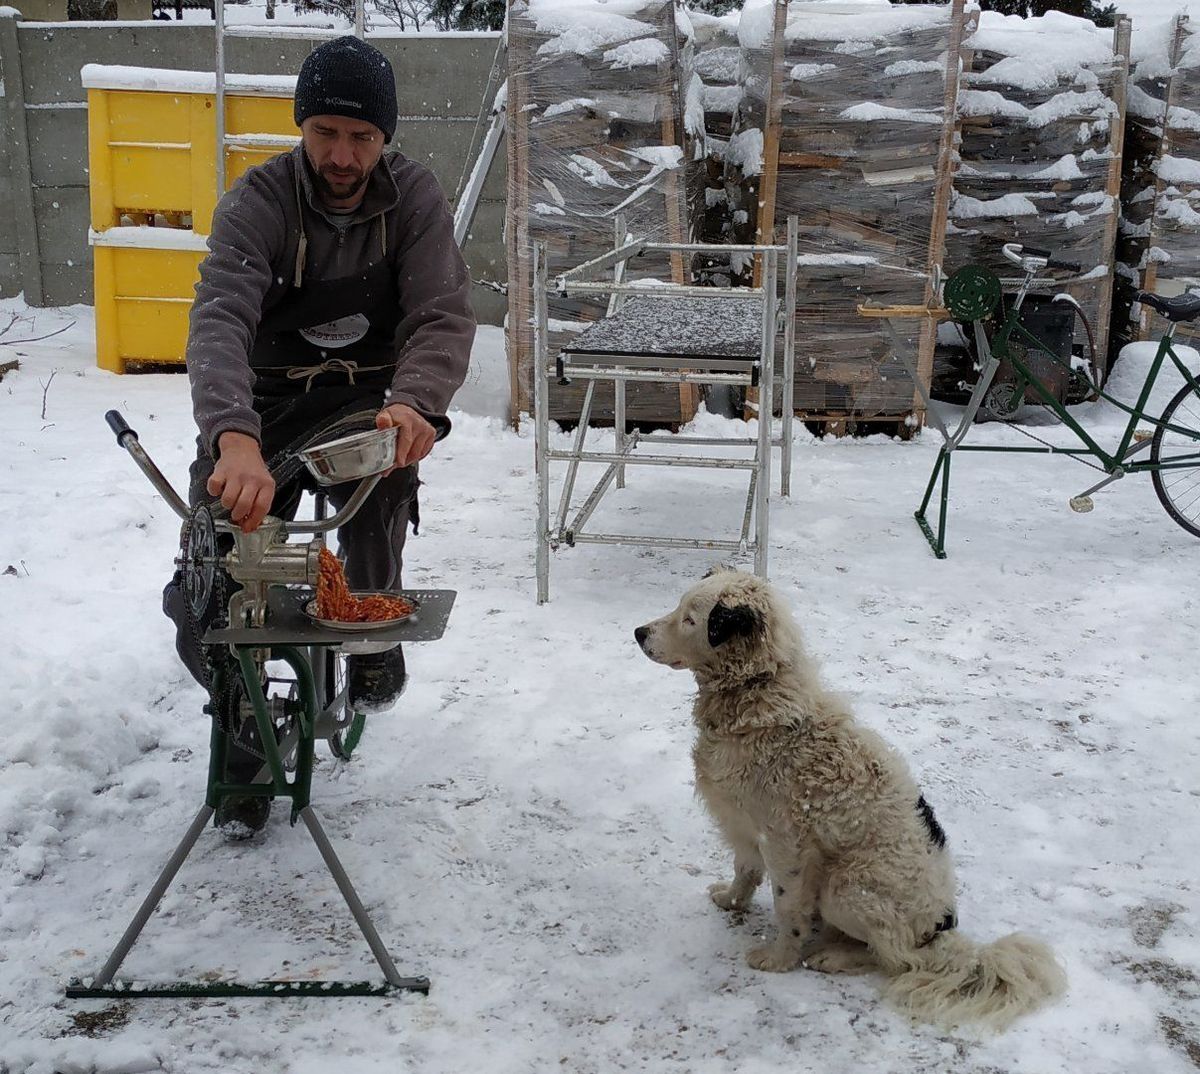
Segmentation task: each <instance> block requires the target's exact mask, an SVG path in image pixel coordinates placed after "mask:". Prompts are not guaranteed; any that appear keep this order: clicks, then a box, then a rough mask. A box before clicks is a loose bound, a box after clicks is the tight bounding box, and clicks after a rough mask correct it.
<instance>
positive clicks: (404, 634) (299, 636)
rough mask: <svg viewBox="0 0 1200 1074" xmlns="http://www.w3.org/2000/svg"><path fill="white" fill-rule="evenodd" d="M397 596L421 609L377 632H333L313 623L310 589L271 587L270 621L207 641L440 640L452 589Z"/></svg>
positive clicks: (225, 630) (226, 630) (214, 634)
mask: <svg viewBox="0 0 1200 1074" xmlns="http://www.w3.org/2000/svg"><path fill="white" fill-rule="evenodd" d="M397 595H398V596H401V597H405V598H407V599H409V600H413V601H416V603H417V604H418V605H420V607H419V609H418V610H417V613H416V614H415V615H413V616H411V617H409V618H408V619H405V620H404V621H403V622H401V623H397V624H395V626H388V627H383V628H376V629H374V630H363V631H349V630H345V629H338V630H334V629H331V628H330V627H325V626H321V624H320V623H316V622H313V620H312V619H310V618H309V617H308V615H307V614H305V611H304V606H305V605H306V604H307V603H308V602H309V601H310V600H312V599H313V591H312V590H311V589H285V588H283V587H282V586H272V587H271V589H270V591H269V592H268V594H267V625H266V626H264V627H222V628H220V629H218V630H209V631H208V632H207V633H206V634H205V635H204V639H203V641H204V644H205V645H345V646H347V647H348V648H350V649H353V648H354V645H355V642H356V641H358V640H363V641H366V640H370V642H372V643H385V642H391V643H401V642H408V641H437V640H438V638H440V637H441V636H442V635H443V634H444V633H445V632H446V623H447V621H448V620H449V618H450V609H451V608H453V607H454V598H455V597H456V596H457V595H458V594H457V592H456V591H455V590H453V589H402V590H401V591H400V592H399V594H397Z"/></svg>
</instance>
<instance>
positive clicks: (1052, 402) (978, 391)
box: [914, 270, 1200, 559]
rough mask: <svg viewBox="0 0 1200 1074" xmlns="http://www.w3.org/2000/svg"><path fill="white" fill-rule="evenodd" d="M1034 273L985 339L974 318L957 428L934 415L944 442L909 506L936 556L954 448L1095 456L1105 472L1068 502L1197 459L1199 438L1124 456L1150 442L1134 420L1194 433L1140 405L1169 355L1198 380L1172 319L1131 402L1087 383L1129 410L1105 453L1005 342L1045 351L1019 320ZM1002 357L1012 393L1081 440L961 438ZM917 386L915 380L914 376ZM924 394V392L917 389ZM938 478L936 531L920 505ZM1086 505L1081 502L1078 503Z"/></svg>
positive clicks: (1196, 387)
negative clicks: (967, 393)
mask: <svg viewBox="0 0 1200 1074" xmlns="http://www.w3.org/2000/svg"><path fill="white" fill-rule="evenodd" d="M1035 275H1036V274H1035V273H1034V272H1032V271H1029V270H1026V273H1025V278H1024V280H1023V281H1022V283H1021V286H1020V288H1019V290H1018V292H1017V295H1016V298H1015V299H1014V301H1013V304H1012V308H1011V309H1010V310H1009V312H1008V315H1007V316H1006V317H1005V319H1004V322H1003V324H1002V325H1001V327H1000V329H999V330H998V331H997V332H996V333H995V334H994V336H993V337H992V339H991V340H990V341H989V340H988V339H987V337H986V335H985V333H984V331H983V326H982V324H981V323H980V322H979V321H976V322H974V330H975V338H976V342H977V345H978V348H979V351H980V355H981V357H982V358H983V369H982V371H981V374H980V378H979V382H978V383H977V384H976V386H975V388H974V390H973V391H972V393H971V399H970V402H969V403H968V404H967V407H966V411H965V413H964V415H963V418H962V421H961V422H960V424H959V427H958V429H957V430H956V431H955V432H954V433H950V432H949V431H948V430H947V429H946V428H945V426H944V425H942V423H941V422H940V420H938V421H936V424H937V427H938V429H939V431H940V432H941V433H942V437H943V440H944V443H943V445H942V448H941V450H940V451H939V452H938V457H937V461H936V462H935V463H934V467H933V473H932V474H931V475H930V477H929V483H928V485H927V486H926V489H925V495H924V497H923V499H922V500H921V505H920V507H918V508H917V510H916V512H914V517H915V518H916V520H917V525H918V526H920V528H921V531H922V533H924V535H925V539H926V540H927V541H928V542H929V546H930V548H931V549H932V550H933V553H934V555H935V556H937V558H938V559H945V558H946V513H947V510H948V508H949V492H950V457H951V455H952V453H953V452H954V451H992V452H1009V453H1021V454H1031V453H1033V454H1043V455H1072V456H1079V455H1087V456H1091V457H1092V458H1094V459H1096V461H1097V462H1098V463H1099V464H1100V468H1101V469H1102V470H1103V471H1104V472H1105V474H1106V475H1107V477H1106V478H1105V480H1103V481H1101V482H1100V483H1099V484H1097V485H1094V486H1093V487H1092V488H1090V489H1088V490H1087V491H1086V492H1084V493H1083V494H1081V495H1080V496H1079V497H1075V498H1074V500H1073V501H1072V505H1073V506H1074V504H1075V502H1076V501H1080V502H1082V501H1084V500H1087V501H1088V503H1089V504H1090V494H1091V493H1092V492H1095V491H1097V490H1098V489H1100V488H1103V487H1104V486H1105V485H1108V484H1110V483H1111V482H1113V481H1116V480H1118V479H1120V478H1122V477H1124V476H1125V475H1126V474H1130V473H1149V472H1153V471H1161V470H1169V469H1181V468H1184V467H1189V466H1195V465H1197V464H1198V463H1200V441H1198V442H1197V449H1196V451H1194V452H1191V453H1187V454H1182V455H1173V456H1172V457H1171V458H1170V459H1169V460H1166V461H1164V460H1161V459H1160V460H1158V461H1146V462H1131V461H1130V460H1131V459H1132V457H1133V456H1134V455H1136V454H1137V453H1138V452H1139V451H1142V450H1144V449H1145V448H1148V447H1150V446H1151V444H1152V440H1151V439H1150V438H1149V437H1146V436H1144V435H1138V432H1139V431H1138V425H1139V423H1140V422H1144V421H1148V422H1149V423H1150V424H1151V425H1153V426H1155V427H1156V428H1160V429H1165V430H1168V431H1171V432H1175V433H1180V434H1183V435H1185V436H1188V437H1192V438H1196V436H1197V432H1196V430H1194V429H1187V428H1183V427H1180V426H1178V425H1173V424H1171V423H1169V422H1164V421H1162V420H1161V419H1159V418H1153V417H1150V416H1149V415H1148V414H1147V413H1146V411H1145V407H1146V404H1147V402H1148V401H1149V398H1150V393H1151V391H1152V390H1153V388H1154V385H1155V382H1156V381H1157V380H1158V376H1159V373H1160V371H1161V369H1162V366H1163V363H1164V362H1165V361H1166V359H1167V358H1168V357H1169V358H1170V359H1171V362H1172V363H1173V364H1174V366H1175V368H1176V369H1177V370H1178V371H1179V373H1180V374H1181V375H1182V377H1183V379H1184V381H1185V382H1186V383H1187V384H1188V385H1189V386H1190V387H1191V388H1192V390H1193V391H1196V392H1197V393H1198V394H1200V384H1198V383H1197V380H1196V378H1195V377H1193V376H1192V374H1191V373H1190V372H1189V370H1188V368H1187V366H1185V365H1184V364H1183V362H1182V361H1181V360H1180V358H1179V356H1178V354H1176V353H1175V349H1174V347H1173V346H1172V339H1173V337H1174V335H1175V329H1176V327H1177V324H1176V323H1175V322H1171V323H1170V325H1169V327H1168V328H1167V330H1166V332H1164V333H1163V335H1162V337H1161V338H1160V340H1159V345H1158V350H1157V351H1156V352H1155V355H1154V360H1153V362H1152V363H1151V365H1150V370H1149V372H1148V373H1147V375H1146V380H1145V382H1144V383H1143V385H1142V388H1141V391H1140V392H1139V394H1138V399H1137V402H1136V403H1135V404H1134V405H1133V406H1132V407H1130V406H1128V405H1126V404H1125V403H1122V402H1121V401H1120V400H1118V399H1115V398H1114V397H1113V396H1112V395H1110V394H1108V393H1107V392H1105V391H1104V390H1103V389H1101V388H1099V387H1097V386H1096V385H1094V384H1092V385H1091V388H1092V390H1093V391H1094V392H1095V393H1096V394H1097V395H1098V396H1099V397H1100V398H1102V399H1104V400H1105V401H1107V402H1109V403H1111V404H1112V405H1113V406H1116V407H1117V408H1119V409H1120V410H1123V411H1125V412H1126V413H1127V414H1128V415H1129V421H1128V422H1127V423H1126V426H1125V429H1124V431H1123V433H1122V435H1121V439H1120V442H1119V443H1118V445H1117V447H1116V450H1115V452H1113V453H1109V452H1108V451H1106V450H1105V449H1104V448H1103V447H1102V446H1101V445H1100V444H1099V443H1098V442H1097V441H1096V439H1095V438H1094V437H1092V436H1091V434H1089V433H1088V431H1087V430H1086V429H1084V428H1083V426H1082V425H1080V424H1079V422H1078V421H1076V420H1075V418H1074V416H1073V415H1072V414H1071V413H1070V412H1069V411H1068V410H1067V408H1066V406H1065V405H1064V404H1063V403H1062V402H1061V401H1060V400H1059V399H1058V397H1057V396H1056V395H1055V394H1054V393H1053V392H1051V391H1050V390H1049V389H1048V388H1047V387H1046V385H1045V384H1044V383H1043V382H1042V381H1041V379H1040V378H1039V377H1038V376H1037V374H1036V373H1034V372H1033V371H1032V370H1031V369H1030V367H1029V366H1028V365H1027V364H1026V362H1025V361H1024V360H1023V359H1022V357H1021V355H1020V354H1019V353H1016V350H1017V349H1016V348H1013V347H1010V346H1009V344H1010V342H1012V341H1017V342H1023V343H1025V344H1026V345H1027V346H1032V347H1033V348H1035V349H1037V350H1039V351H1042V352H1044V353H1048V351H1047V348H1046V347H1045V345H1044V344H1043V343H1042V341H1041V340H1039V339H1038V338H1037V336H1035V335H1034V334H1033V333H1032V332H1030V331H1029V330H1028V329H1026V328H1025V327H1024V326H1023V325H1021V324H1020V323H1019V318H1020V314H1021V307H1022V305H1023V304H1024V301H1025V298H1026V296H1027V295H1028V293H1029V289H1030V286H1031V285H1032V283H1033V282H1034V279H1035ZM1003 360H1007V361H1008V362H1010V363H1011V365H1012V367H1013V368H1014V369H1015V370H1016V373H1017V383H1016V385H1015V387H1014V393H1015V397H1016V398H1017V399H1018V400H1023V399H1024V397H1025V393H1026V390H1027V389H1032V390H1033V392H1034V393H1035V395H1037V397H1038V398H1039V400H1040V401H1041V402H1042V403H1043V404H1044V405H1045V406H1046V407H1047V409H1049V410H1050V411H1051V412H1052V413H1054V414H1055V415H1056V416H1057V417H1058V419H1059V420H1060V421H1061V422H1062V423H1063V424H1064V425H1065V426H1066V427H1067V428H1068V429H1070V430H1071V432H1072V433H1074V434H1075V436H1076V438H1077V439H1078V440H1079V442H1080V443H1081V444H1082V445H1083V446H1082V447H1057V446H1053V445H1043V446H1040V447H1024V446H1016V445H982V444H981V445H975V444H968V445H964V444H963V443H962V440H963V438H964V437H965V436H966V433H967V430H968V429H970V428H971V427H972V425H973V423H974V420H975V415H976V413H977V412H978V410H979V407H980V405H981V404H982V401H983V397H984V395H985V393H986V392H987V390H988V388H989V387H990V385H991V382H992V379H993V378H994V377H995V374H996V370H997V369H998V368H999V366H1000V363H1001V361H1003ZM917 383H918V387H919V388H920V387H921V385H920V381H919V379H918V382H917ZM922 394H924V392H923V393H922ZM926 405H927V406H929V407H930V411H931V412H932V406H931V401H930V400H929V399H928V398H926ZM939 477H940V478H941V494H940V503H939V517H938V528H937V532H936V534H935V533H934V531H933V530H932V528H931V527H930V525H929V521H928V519H927V517H926V511H927V509H928V507H929V502H930V500H931V499H932V497H933V492H934V489H935V487H936V486H937V483H938V479H939ZM1080 509H1086V508H1080Z"/></svg>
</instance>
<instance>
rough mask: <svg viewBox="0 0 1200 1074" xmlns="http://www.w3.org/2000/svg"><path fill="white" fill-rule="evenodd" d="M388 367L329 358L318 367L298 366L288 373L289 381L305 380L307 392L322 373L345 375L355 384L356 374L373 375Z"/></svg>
mask: <svg viewBox="0 0 1200 1074" xmlns="http://www.w3.org/2000/svg"><path fill="white" fill-rule="evenodd" d="M387 368H388V367H387V366H386V365H367V366H360V365H359V364H358V363H357V362H355V361H347V360H346V359H345V358H327V359H326V360H325V361H324V362H318V363H317V364H316V365H296V366H289V367H288V371H287V378H288V380H300V379H301V378H302V377H303V378H305V380H304V390H305V391H306V392H307V391H309V390H310V389H311V388H312V382H313V378H314V377H319V376H320V375H321V374H322V373H345V374H346V379H347V380H348V381H349V382H350V383H351V384H353V383H354V374H355V373H373V372H375V371H376V370H379V369H387Z"/></svg>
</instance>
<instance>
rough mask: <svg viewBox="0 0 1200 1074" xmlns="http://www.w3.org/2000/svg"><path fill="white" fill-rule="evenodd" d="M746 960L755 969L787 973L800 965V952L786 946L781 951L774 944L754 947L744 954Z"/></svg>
mask: <svg viewBox="0 0 1200 1074" xmlns="http://www.w3.org/2000/svg"><path fill="white" fill-rule="evenodd" d="M746 962H747V963H749V965H750V966H751V967H752V968H754V969H756V970H766V971H767V973H787V971H788V970H794V969H795V968H796V967H797V966H799V965H800V952H799V951H793V950H790V949H788V948H785V949H783V950H782V951H781V950H780V949H779V948H778V947H776V946H775V945H774V944H767V945H766V946H764V947H755V948H754V949H753V950H752V951H750V953H749V954H747V955H746Z"/></svg>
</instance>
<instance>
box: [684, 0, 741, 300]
mask: <svg viewBox="0 0 1200 1074" xmlns="http://www.w3.org/2000/svg"><path fill="white" fill-rule="evenodd" d="M738 21H739V13H737V12H734V13H732V14H729V15H721V16H716V15H706V14H703V13H701V12H696V11H693V12H692V13H691V22H692V27H693V37H692V41H693V46H692V47H693V67H694V71H695V77H696V78H698V79H699V80H700V84H701V86H702V101H703V106H704V173H703V190H702V191H701V196H702V198H703V202H702V204H701V206H700V216H699V226H698V228H697V233H698V238H699V241H700V242H706V243H731V242H742V241H744V240H745V236H744V234H743V235H741V236H738V235H736V233H735V229H736V228H738V227H739V225H740V224H741V223H742V222H743V221H742V217H744V216H745V213H744V211H743V210H742V209H741V208H740V203H739V200H738V194H737V190H736V189H734V190H732V191H729V190H727V189H726V181H727V178H728V176H727V170H726V167H725V157H726V154H727V152H728V148H729V139H730V137H731V135H732V134H733V121H734V116H735V115H736V114H737V109H738V104H739V103H740V101H741V99H742V84H741V77H740V71H741V60H742V50H741V47H740V46H739V44H738ZM743 230H744V229H743ZM747 267H748V259H747V258H739V257H732V258H731V257H729V256H724V257H722V258H720V259H719V260H716V259H714V261H713V262H712V263H711V264H706V265H698V266H696V268H697V269H698V270H701V271H704V270H707V271H708V272H709V273H710V275H711V278H712V279H713V282H717V283H721V284H725V283H728V282H732V283H741V284H746V283H749V277H748V275H747V272H746V270H747Z"/></svg>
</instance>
